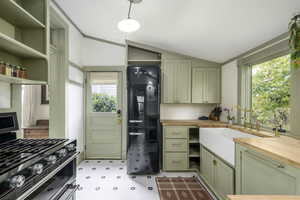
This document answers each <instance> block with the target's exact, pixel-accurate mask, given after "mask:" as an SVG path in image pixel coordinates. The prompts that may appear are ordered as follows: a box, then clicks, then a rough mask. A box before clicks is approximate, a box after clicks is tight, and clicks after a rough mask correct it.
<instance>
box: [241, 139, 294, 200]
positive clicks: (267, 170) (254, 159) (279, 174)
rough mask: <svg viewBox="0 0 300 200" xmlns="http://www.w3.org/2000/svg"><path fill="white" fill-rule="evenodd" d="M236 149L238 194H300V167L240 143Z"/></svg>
mask: <svg viewBox="0 0 300 200" xmlns="http://www.w3.org/2000/svg"><path fill="white" fill-rule="evenodd" d="M236 151H237V152H236V160H237V165H236V172H237V175H236V183H237V184H236V187H237V188H236V191H237V194H249V195H299V194H300V169H296V168H294V167H292V166H289V165H285V164H283V163H280V162H278V161H275V160H272V159H271V158H269V157H267V156H265V155H263V154H261V153H258V152H256V151H254V150H252V149H248V148H245V147H243V146H240V145H237V148H236Z"/></svg>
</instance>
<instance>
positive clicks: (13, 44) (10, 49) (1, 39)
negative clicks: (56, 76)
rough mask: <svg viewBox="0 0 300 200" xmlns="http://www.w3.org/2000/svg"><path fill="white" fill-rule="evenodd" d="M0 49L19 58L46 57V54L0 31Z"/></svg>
mask: <svg viewBox="0 0 300 200" xmlns="http://www.w3.org/2000/svg"><path fill="white" fill-rule="evenodd" d="M0 49H2V50H4V51H5V52H7V53H10V54H13V55H16V56H19V57H21V58H42V59H47V56H46V55H45V54H43V53H41V52H39V51H37V50H35V49H33V48H31V47H28V46H27V45H25V44H23V43H21V42H19V41H17V40H15V39H13V38H11V37H8V36H6V35H5V34H3V33H1V32H0Z"/></svg>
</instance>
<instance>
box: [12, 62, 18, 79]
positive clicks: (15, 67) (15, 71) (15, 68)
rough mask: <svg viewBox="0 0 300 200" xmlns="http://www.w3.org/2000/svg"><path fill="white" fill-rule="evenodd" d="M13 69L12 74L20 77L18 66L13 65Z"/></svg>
mask: <svg viewBox="0 0 300 200" xmlns="http://www.w3.org/2000/svg"><path fill="white" fill-rule="evenodd" d="M11 68H12V71H11V76H12V77H18V74H17V66H16V65H12V67H11Z"/></svg>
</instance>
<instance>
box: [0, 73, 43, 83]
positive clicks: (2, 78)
mask: <svg viewBox="0 0 300 200" xmlns="http://www.w3.org/2000/svg"><path fill="white" fill-rule="evenodd" d="M0 81H2V82H7V83H12V84H17V85H46V84H47V82H45V81H34V80H29V79H22V78H16V77H11V76H6V75H2V74H0Z"/></svg>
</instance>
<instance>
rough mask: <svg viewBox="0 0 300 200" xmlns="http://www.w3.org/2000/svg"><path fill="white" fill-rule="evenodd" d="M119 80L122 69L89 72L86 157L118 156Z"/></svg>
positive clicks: (103, 157)
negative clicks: (117, 70)
mask: <svg viewBox="0 0 300 200" xmlns="http://www.w3.org/2000/svg"><path fill="white" fill-rule="evenodd" d="M121 79H122V73H121V72H90V73H89V74H88V81H87V119H86V120H87V123H86V157H87V158H88V159H121V150H122V119H121V108H122V107H121V106H122V100H121V99H122V94H121V88H122V87H121V84H122V80H121Z"/></svg>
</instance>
